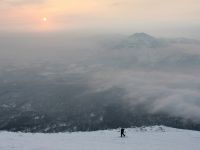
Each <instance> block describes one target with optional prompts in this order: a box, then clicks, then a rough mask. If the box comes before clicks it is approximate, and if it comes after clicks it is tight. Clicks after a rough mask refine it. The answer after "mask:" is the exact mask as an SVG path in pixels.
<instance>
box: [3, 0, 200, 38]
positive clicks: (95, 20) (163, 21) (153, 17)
mask: <svg viewBox="0 0 200 150" xmlns="http://www.w3.org/2000/svg"><path fill="white" fill-rule="evenodd" d="M0 12H1V13H0V19H1V21H0V30H2V31H17V32H22V31H28V32H32V31H38V32H44V31H45V32H47V31H48V32H52V31H63V30H66V31H73V30H78V31H79V30H85V31H109V32H114V33H130V32H140V31H141V32H149V33H153V34H156V35H159V36H163V35H166V36H189V37H198V38H199V31H198V29H199V26H200V15H199V14H200V1H199V0H167V1H166V0H0ZM44 17H46V18H47V21H46V22H44V21H43V18H44Z"/></svg>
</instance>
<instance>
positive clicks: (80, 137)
mask: <svg viewBox="0 0 200 150" xmlns="http://www.w3.org/2000/svg"><path fill="white" fill-rule="evenodd" d="M161 128H162V130H160V129H161ZM163 129H164V131H163ZM126 135H127V136H126V137H125V138H120V132H119V130H105V131H94V132H74V133H68V132H66V133H52V134H43V133H36V134H33V133H21V132H18V133H13V132H5V131H3V132H0V150H121V149H123V150H200V132H198V131H189V130H181V129H174V128H169V127H160V126H155V127H146V128H132V129H126Z"/></svg>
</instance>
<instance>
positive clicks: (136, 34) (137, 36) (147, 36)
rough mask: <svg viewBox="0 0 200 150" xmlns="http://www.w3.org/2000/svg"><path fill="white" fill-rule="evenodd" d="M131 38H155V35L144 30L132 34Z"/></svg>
mask: <svg viewBox="0 0 200 150" xmlns="http://www.w3.org/2000/svg"><path fill="white" fill-rule="evenodd" d="M130 38H142V39H155V38H154V37H153V36H151V35H149V34H147V33H144V32H141V33H134V34H133V35H131V36H130Z"/></svg>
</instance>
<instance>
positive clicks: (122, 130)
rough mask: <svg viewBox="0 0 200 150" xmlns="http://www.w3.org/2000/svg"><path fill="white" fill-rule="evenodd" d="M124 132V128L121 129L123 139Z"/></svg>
mask: <svg viewBox="0 0 200 150" xmlns="http://www.w3.org/2000/svg"><path fill="white" fill-rule="evenodd" d="M124 132H125V129H124V128H121V137H125V134H124Z"/></svg>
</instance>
